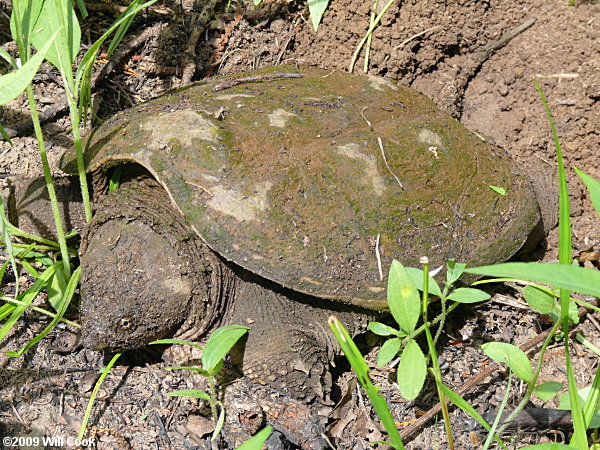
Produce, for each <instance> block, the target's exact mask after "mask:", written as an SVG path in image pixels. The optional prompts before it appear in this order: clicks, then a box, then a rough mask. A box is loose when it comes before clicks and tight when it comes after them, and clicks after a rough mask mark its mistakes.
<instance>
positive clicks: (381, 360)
mask: <svg viewBox="0 0 600 450" xmlns="http://www.w3.org/2000/svg"><path fill="white" fill-rule="evenodd" d="M401 346H402V340H401V339H398V338H392V339H388V340H387V341H385V342H384V343H383V345H382V346H381V348H380V349H379V353H377V365H378V366H380V367H381V366H385V365H386V364H387V363H389V362H390V361H391V360H392V359H394V357H395V356H396V355H397V354H398V350H400V347H401Z"/></svg>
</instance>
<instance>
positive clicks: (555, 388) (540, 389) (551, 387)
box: [533, 381, 563, 402]
mask: <svg viewBox="0 0 600 450" xmlns="http://www.w3.org/2000/svg"><path fill="white" fill-rule="evenodd" d="M562 388H563V385H562V383H558V382H557V381H547V382H545V383H542V384H540V385H538V386H536V387H535V389H534V390H533V391H534V392H535V394H536V395H537V396H538V397H539V398H540V400H542V401H543V402H547V401H548V400H550V399H551V398H552V397H554V396H555V395H556V394H558V392H559V391H560V390H561V389H562Z"/></svg>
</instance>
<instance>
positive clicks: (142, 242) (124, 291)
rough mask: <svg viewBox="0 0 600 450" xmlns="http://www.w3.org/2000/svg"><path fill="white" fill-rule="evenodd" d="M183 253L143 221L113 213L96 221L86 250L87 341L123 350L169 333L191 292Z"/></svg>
mask: <svg viewBox="0 0 600 450" xmlns="http://www.w3.org/2000/svg"><path fill="white" fill-rule="evenodd" d="M180 259H181V258H180V257H179V255H177V252H176V250H175V249H174V248H173V247H172V246H171V245H170V244H169V242H168V239H167V238H165V237H164V236H161V235H160V234H158V233H156V232H155V231H154V230H152V228H150V227H149V226H148V225H146V224H144V223H142V222H139V221H132V222H126V221H125V220H119V219H115V220H111V221H108V222H106V223H104V224H103V225H101V226H100V227H98V228H97V229H96V230H95V232H94V234H93V235H91V236H90V241H89V242H88V245H87V248H86V251H85V253H84V255H83V256H82V268H83V277H82V283H81V325H82V343H83V345H84V347H87V348H92V349H95V350H104V349H110V350H116V351H124V350H130V349H134V348H138V347H142V346H144V345H146V344H148V343H149V342H152V341H153V340H156V339H160V338H163V337H165V336H167V335H169V333H170V332H171V331H172V330H173V329H174V328H175V327H176V326H177V325H179V324H180V323H181V322H182V321H183V319H184V318H185V317H186V311H187V309H188V306H187V305H188V304H189V303H190V300H191V297H192V283H191V280H189V279H186V277H185V275H184V274H182V273H181V269H182V267H181V266H182V261H181V260H180Z"/></svg>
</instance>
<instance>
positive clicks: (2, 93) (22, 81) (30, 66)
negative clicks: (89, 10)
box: [0, 33, 56, 105]
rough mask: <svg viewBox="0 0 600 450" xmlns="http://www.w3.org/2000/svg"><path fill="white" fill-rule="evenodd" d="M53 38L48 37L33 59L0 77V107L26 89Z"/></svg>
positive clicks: (54, 36)
mask: <svg viewBox="0 0 600 450" xmlns="http://www.w3.org/2000/svg"><path fill="white" fill-rule="evenodd" d="M55 38H56V33H55V34H54V35H53V36H52V37H50V36H49V39H48V41H47V42H46V45H44V46H43V47H42V48H41V49H40V51H39V52H37V53H36V54H35V55H33V57H32V58H31V59H30V60H29V61H27V62H26V63H25V64H24V65H23V67H21V68H20V69H18V70H17V71H15V72H11V73H7V74H6V75H2V76H1V77H0V105H3V104H5V103H6V102H9V101H11V100H14V99H15V98H17V97H18V96H19V95H20V94H21V92H23V91H24V90H25V89H26V88H27V86H28V85H29V83H31V80H33V77H35V74H36V73H37V71H38V69H39V68H40V64H42V62H43V61H44V58H45V57H46V54H47V53H48V51H49V50H50V46H51V45H52V43H53V42H54V39H55Z"/></svg>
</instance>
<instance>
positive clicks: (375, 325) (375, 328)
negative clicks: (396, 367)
mask: <svg viewBox="0 0 600 450" xmlns="http://www.w3.org/2000/svg"><path fill="white" fill-rule="evenodd" d="M0 279H1V278H0ZM368 328H369V330H371V331H372V332H373V333H375V334H376V335H378V336H391V335H394V336H397V335H398V333H399V332H398V330H396V329H394V328H392V327H390V326H387V325H386V324H383V323H381V322H369V326H368Z"/></svg>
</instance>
